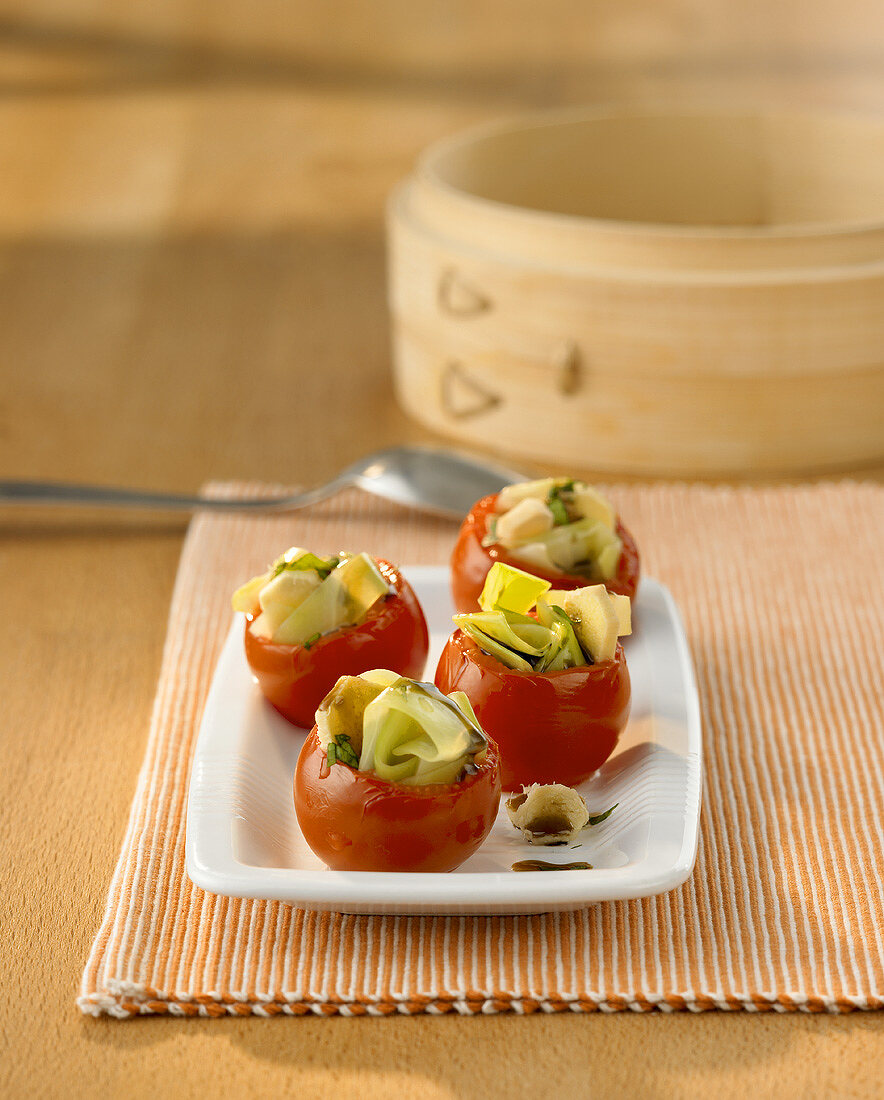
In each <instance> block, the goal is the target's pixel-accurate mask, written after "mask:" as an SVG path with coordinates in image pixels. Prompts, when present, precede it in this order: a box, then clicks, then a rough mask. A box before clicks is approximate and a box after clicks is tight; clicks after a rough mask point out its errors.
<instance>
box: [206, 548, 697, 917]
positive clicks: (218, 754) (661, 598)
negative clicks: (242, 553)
mask: <svg viewBox="0 0 884 1100" xmlns="http://www.w3.org/2000/svg"><path fill="white" fill-rule="evenodd" d="M403 571H404V572H405V574H406V576H407V577H408V578H409V581H410V582H411V584H412V585H413V587H414V589H415V591H416V592H417V595H418V597H419V599H420V601H421V603H422V605H423V607H424V611H425V613H426V615H427V620H428V622H429V625H430V657H429V661H428V663H427V678H428V679H430V678H432V673H433V671H434V670H435V667H436V661H437V659H438V656H439V653H440V652H441V649H442V646H443V645H444V642H445V639H446V638H447V636H448V634H449V626H450V623H451V618H450V616H451V614H452V606H451V602H450V597H449V593H448V570H447V569H446V568H444V567H441V566H419V567H412V568H410V569H409V568H404V569H403ZM633 623H634V626H635V632H634V633H633V635H632V636H631V637H629V638H627V639H625V640H624V641H625V647H626V653H627V660H628V663H629V670H630V673H631V677H632V690H633V698H632V713H631V716H630V721H629V725H628V727H627V729H626V730H625V732H624V734H623V737H622V738H621V741H620V744H619V746H618V748H617V751H616V752H615V754H614V755H613V756H612V757H611V759H610V760H609V761H608V762H607V763H606V764H605V766H604V767H603V768H602V769H601V770H600V771H599V772H597V773H596V775H595V776H593V778H592V779H590V780H589V781H588V782H587V783H585V784H584V785H583V786H582V787H581V788H580V790H581V793H582V794H583V796H584V797H585V799H586V801H587V804H588V806H589V808H590V811H591V812H594V813H598V812H600V811H601V810H605V809H607V808H608V807H609V806H611V805H612V804H613V803H615V802H616V803H618V806H617V809H616V810H615V811H614V813H613V814H612V815H611V817H610V818H608V820H607V821H605V822H604V823H603V824H602V825H600V826H597V827H596V828H595V829H589V830H586V831H585V832H584V833H583V835H582V837H581V839H580V841H579V845H580V846H579V847H577V848H575V847H574V846H566V847H562V848H558V847H557V848H537V847H532V846H531V845H528V844H526V843H524V842H523V841H522V840H521V838H520V837H519V835H518V833H517V832H516V831H515V829H513V827H512V826H511V825H510V823H509V821H508V819H507V817H506V813H505V811H504V809H503V805H502V804H501V809H500V814H499V817H498V819H497V821H496V823H495V825H494V828H493V829H492V831H491V834H490V836H489V837H488V839H487V840H486V841H485V843H484V845H483V846H482V848H481V849H480V850H479V851H478V852H477V853H476V854H475V855H474V856H473V857H472V858H471V859H469V860H468V861H467V862H466V863H464V864H463V865H462V866H461V867H459V868H458V869H457V870H456V871H453V872H451V873H450V874H392V873H391V874H386V873H380V872H364V871H348V872H343V871H330V870H328V869H327V868H326V867H324V866H323V864H322V863H321V862H320V861H319V860H318V859H317V858H316V857H315V856H314V855H313V853H312V852H311V851H310V849H309V848H308V847H307V845H306V843H305V842H304V839H303V837H302V836H301V832H300V830H299V828H298V822H297V818H296V816H295V811H294V806H293V803H292V793H291V792H292V776H293V775H294V769H295V762H296V760H297V757H298V752H299V751H300V748H301V744H302V743H303V739H304V731H302V730H299V729H297V728H295V727H293V726H291V725H290V724H289V723H288V722H286V721H285V719H283V718H281V717H280V716H279V715H278V714H277V713H276V711H274V710H273V708H272V707H271V706H270V704H269V703H267V702H266V701H265V700H264V698H263V697H262V696H261V694H260V692H259V690H258V688H257V686H256V684H255V683H254V681H253V679H252V677H251V674H250V672H249V669H248V666H247V664H246V661H245V656H244V653H243V645H242V629H243V627H242V620H241V617H239V616H238V617H237V621H236V622H235V623H234V625H233V627H232V628H231V631H230V635H229V637H228V639H227V642H226V644H225V646H224V649H223V651H222V653H221V657H220V660H219V662H218V667H217V669H216V671H215V677H214V680H213V682H212V687H211V690H210V693H209V697H208V700H207V703H206V709H205V713H204V715H203V721H202V725H201V728H200V733H199V739H198V742H197V747H196V753H195V756H194V762H193V769H192V772H191V779H190V792H189V800H188V807H187V843H186V857H187V873H188V875H189V876H190V878H191V879H192V880H193V881H194V882H195V883H196V884H197V886H200V887H202V888H203V889H205V890H209V891H211V892H212V893H216V894H227V895H231V896H234V897H247V898H267V899H273V900H277V901H284V902H289V903H291V904H293V905H297V906H299V907H301V908H306V909H324V910H334V911H337V912H343V913H476V914H503V913H543V912H551V911H554V910H567V909H576V908H580V907H582V906H584V905H587V904H590V903H592V902H597V901H608V900H616V899H621V898H637V897H646V896H648V895H651V894H659V893H663V892H664V891H666V890H671V889H673V888H674V887H676V886H678V885H679V884H680V883H682V882H684V881H685V879H687V878H688V876H689V875H690V873H691V870H692V868H693V865H694V859H695V857H696V852H697V837H698V825H699V815H700V789H701V727H700V712H699V704H698V700H697V691H696V686H695V683H694V675H693V668H692V665H691V658H690V654H689V652H688V647H687V643H686V641H685V637H684V632H683V630H682V626H681V622H680V619H679V616H678V612H677V609H676V606H675V604H674V602H673V600H672V597H671V596H670V594H669V592H668V591H667V589H666V588H664V587H663V585H661V584H659V583H658V582H657V581H654V580H650V579H645V580H643V581H642V583H641V588H640V590H639V593H638V598H637V601H636V605H635V607H634V613H633ZM532 858H540V859H545V860H549V861H550V862H561V863H567V862H570V861H576V860H581V861H586V862H589V863H591V864H592V865H593V869H592V870H589V871H549V872H523V873H514V872H513V871H512V870H511V869H510V868H511V866H512V864H513V863H514V862H516V861H517V860H522V859H532Z"/></svg>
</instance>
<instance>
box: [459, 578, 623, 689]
mask: <svg viewBox="0 0 884 1100" xmlns="http://www.w3.org/2000/svg"><path fill="white" fill-rule="evenodd" d="M551 587H552V586H551V585H550V583H549V581H545V580H542V579H541V578H540V577H535V576H532V575H531V574H530V573H525V572H524V571H523V570H521V569H516V568H514V567H513V566H511V565H504V564H503V562H495V563H494V565H493V566H492V567H491V569H490V570H489V571H488V576H487V578H486V579H485V587H484V588H483V589H482V594H481V596H480V597H479V606H480V608H481V611H474V612H471V613H468V614H463V615H455V616H454V622H455V623H456V624H457V626H459V627H460V629H461V630H462V631H463V632H464V633H465V634H467V635H468V636H469V637H470V638H472V639H473V641H474V642H475V643H476V644H477V645H478V646H479V648H480V649H481V650H482V651H483V652H484V653H487V654H488V655H489V656H491V657H494V658H496V659H497V660H498V661H500V662H501V664H503V665H505V666H506V667H507V668H511V669H515V670H517V671H520V672H556V671H559V670H561V669H566V668H575V667H579V666H581V665H588V664H594V663H595V662H597V661H609V660H611V659H612V658H613V656H614V654H615V652H616V648H617V638H618V637H619V636H620V635H623V634H629V633H631V630H632V623H631V605H630V602H629V598H628V597H627V596H618V595H616V594H614V593H611V592H608V591H607V589H606V588H605V586H604V585H603V584H599V585H591V586H588V587H586V588H578V589H575V590H574V591H571V592H554V591H551ZM532 611H533V612H534V614H531V612H532Z"/></svg>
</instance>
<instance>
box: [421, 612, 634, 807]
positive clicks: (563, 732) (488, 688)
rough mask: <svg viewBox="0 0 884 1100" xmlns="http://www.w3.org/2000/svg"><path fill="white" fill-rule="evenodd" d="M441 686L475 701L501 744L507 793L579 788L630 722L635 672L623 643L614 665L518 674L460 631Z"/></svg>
mask: <svg viewBox="0 0 884 1100" xmlns="http://www.w3.org/2000/svg"><path fill="white" fill-rule="evenodd" d="M436 687H437V688H439V690H440V691H443V692H445V694H446V695H448V694H449V693H450V692H452V691H463V692H464V693H465V694H466V695H467V697H468V698H469V700H470V702H471V703H472V705H473V709H474V710H475V712H476V717H477V718H478V720H479V724H480V725H481V726H482V729H484V730H485V732H486V733H487V734H488V736H489V737H493V738H494V740H495V741H496V742H497V746H498V751H499V753H500V778H501V783H502V786H503V789H504V790H505V791H516V790H519V789H520V788H521V787H523V786H527V785H528V784H529V783H564V784H566V785H567V786H569V787H575V786H577V785H578V784H580V783H582V782H583V781H584V780H586V779H588V778H589V777H590V776H591V775H592V773H593V772H594V771H595V770H596V768H599V767H601V765H602V764H604V762H605V761H606V760H607V759H608V757H609V756H610V755H611V753H612V752H613V751H614V749H615V747H616V745H617V741H618V739H619V737H620V734H621V732H622V731H623V728H624V727H625V726H626V722H627V719H628V718H629V706H630V694H631V692H630V682H629V670H628V669H627V667H626V658H625V656H624V653H623V647H622V646H621V645H620V644H619V643H618V645H617V650H616V652H615V654H614V657H613V659H612V660H610V661H600V662H599V663H598V664H594V665H584V666H581V667H578V668H566V669H562V670H560V671H558V672H519V671H517V670H515V669H511V668H507V667H506V666H505V665H503V664H501V663H500V661H498V660H496V659H495V658H494V657H491V656H489V655H488V654H487V653H483V652H482V650H481V649H480V648H479V647H478V645H476V643H475V642H474V641H473V640H472V638H470V637H469V636H468V635H466V634H464V633H463V631H461V630H457V631H455V632H454V634H452V635H451V637H450V638H449V639H448V642H447V644H446V646H445V649H444V650H443V651H442V656H441V658H440V659H439V667H438V669H437V670H436Z"/></svg>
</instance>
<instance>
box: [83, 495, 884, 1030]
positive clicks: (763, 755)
mask: <svg viewBox="0 0 884 1100" xmlns="http://www.w3.org/2000/svg"><path fill="white" fill-rule="evenodd" d="M228 488H237V487H236V486H234V487H228ZM239 488H240V489H242V490H243V491H246V490H245V489H243V487H242V486H240V487H239ZM611 493H612V496H613V497H614V498H615V500H616V502H617V504H618V506H619V509H620V511H621V513H622V514H623V516H624V517H625V519H626V522H627V524H628V525H629V526H630V527H631V528H632V530H633V531H634V532H635V534H636V536H637V538H638V540H639V545H640V546H641V548H642V553H643V562H644V567H645V571H646V572H647V573H648V574H651V575H653V576H656V577H658V578H660V579H661V580H662V581H664V582H665V583H666V584H667V585H669V586H670V588H671V589H672V591H673V593H674V595H675V597H676V599H677V600H678V602H679V604H680V606H681V609H682V612H683V615H684V620H685V624H686V628H687V633H688V638H689V641H690V644H691V647H692V651H693V655H694V661H695V664H696V670H697V679H698V682H699V690H700V696H701V704H702V711H703V722H704V735H705V761H706V772H705V783H704V808H703V816H702V835H701V840H700V851H699V856H698V860H697V866H696V870H695V872H694V874H693V876H692V878H691V879H690V880H689V881H688V882H687V883H686V884H685V885H684V886H682V887H681V888H680V889H678V890H674V891H672V892H671V893H669V894H666V895H662V896H659V897H656V898H648V899H645V900H642V901H633V902H621V903H610V904H603V905H596V906H594V907H592V908H589V909H585V910H581V911H579V912H575V913H565V914H560V915H547V916H536V917H501V918H492V917H488V918H473V917H466V918H457V917H451V918H444V917H439V918H428V917H427V918H417V917H392V916H390V917H379V916H374V917H355V916H338V915H329V914H316V913H306V912H302V911H299V910H296V909H292V908H290V907H288V906H285V905H281V904H277V903H269V902H253V901H242V900H235V899H230V898H224V897H216V896H213V895H210V894H207V893H205V892H203V891H202V890H199V889H197V888H196V887H195V886H193V885H192V884H191V883H190V881H189V880H188V878H187V876H186V875H185V872H184V818H185V799H186V792H187V781H188V770H189V764H190V760H191V756H192V752H193V748H194V742H195V738H196V734H197V729H198V726H199V720H200V715H201V712H202V708H203V704H204V701H205V698H206V693H207V691H208V687H209V683H210V680H211V677H212V671H213V667H214V664H215V661H216V659H217V656H218V653H219V650H220V647H221V644H222V642H223V640H224V636H225V635H226V632H227V630H228V627H229V623H230V612H229V607H230V603H229V599H230V592H231V590H232V589H233V587H234V586H235V585H236V584H237V583H239V582H241V581H242V580H243V578H244V577H248V576H250V575H252V574H253V573H257V572H258V571H259V570H260V569H261V568H263V567H264V565H265V563H266V562H267V561H268V560H269V559H270V558H272V557H273V556H274V555H275V554H277V553H278V552H279V551H280V549H281V548H284V547H285V546H288V545H290V544H292V543H297V544H299V545H303V546H312V547H315V548H317V549H318V550H329V551H332V550H336V549H338V548H339V547H340V546H346V547H351V548H358V549H367V550H369V551H371V552H374V553H376V554H383V555H384V556H386V557H390V558H392V559H393V560H396V561H399V562H410V563H442V562H444V561H445V560H446V558H447V555H448V552H449V548H450V546H451V543H452V540H453V537H454V533H455V528H454V526H453V525H452V524H449V523H446V522H444V521H441V520H430V519H427V518H426V517H422V516H419V515H418V514H416V513H413V512H410V511H408V510H405V509H402V508H399V507H397V506H394V505H388V504H385V503H383V502H381V501H378V500H376V499H373V498H370V497H367V496H363V495H361V494H359V493H357V492H350V493H347V494H345V495H342V496H339V497H337V498H336V499H334V500H333V501H331V502H328V503H326V504H325V505H322V506H320V507H317V508H315V509H314V510H312V511H311V512H309V513H306V514H305V513H296V514H292V515H288V516H266V517H261V518H250V519H244V518H238V517H234V516H230V515H226V516H215V517H210V516H201V517H199V518H198V519H196V520H194V522H193V524H192V526H191V529H190V532H189V534H188V537H187V541H186V544H185V547H184V552H183V556H182V561H181V567H180V571H179V575H178V579H177V582H176V587H175V593H174V597H173V601H172V609H171V616H170V622H169V631H168V637H167V640H166V646H165V652H164V656H163V663H162V672H161V675H160V683H159V688H158V692H157V698H156V704H155V708H154V714H153V720H152V725H151V731H150V738H149V742H148V747H147V754H146V757H145V760H144V765H143V767H142V770H141V774H140V777H139V780H138V788H137V791H136V795H135V801H134V804H133V806H132V812H131V816H130V819H129V824H128V828H127V831H126V836H125V840H124V843H123V849H122V852H121V854H120V858H119V862H118V864H117V868H116V873H115V875H114V878H113V882H112V884H111V888H110V894H109V897H108V904H107V912H106V914H105V918H104V921H103V923H102V926H101V929H100V931H99V933H98V936H97V938H96V940H95V943H94V945H93V948H92V952H91V955H90V957H89V961H88V963H87V966H86V970H85V973H84V975H83V983H82V989H81V995H80V998H79V1005H80V1007H81V1008H82V1010H83V1011H84V1012H87V1013H92V1014H94V1015H98V1014H101V1013H108V1014H110V1015H113V1016H120V1017H125V1016H130V1015H135V1014H143V1013H169V1014H173V1015H179V1016H194V1015H203V1016H205V1015H208V1016H221V1015H225V1014H233V1015H247V1014H249V1013H255V1014H258V1015H262V1016H270V1015H279V1014H287V1015H301V1014H304V1013H320V1014H334V1013H342V1014H347V1015H356V1014H366V1013H368V1014H388V1013H394V1012H402V1013H415V1012H430V1013H442V1012H452V1011H454V1012H460V1013H476V1012H485V1013H488V1012H507V1011H514V1012H533V1011H536V1010H538V1009H539V1010H543V1011H550V1012H558V1011H577V1012H584V1011H594V1010H597V1009H600V1010H602V1011H617V1010H622V1009H632V1010H635V1011H645V1010H648V1009H663V1010H671V1009H690V1010H693V1011H700V1010H703V1009H713V1008H721V1009H746V1010H750V1011H760V1010H770V1009H774V1010H778V1011H784V1010H789V1009H800V1010H802V1011H809V1012H820V1011H830V1012H840V1011H849V1010H852V1009H870V1008H880V1007H882V1005H884V948H882V937H884V918H882V913H884V886H882V858H884V857H882V853H884V844H882V840H884V832H882V806H884V775H882V772H884V728H882V700H884V685H882V667H884V627H882V622H884V584H882V568H881V558H882V552H884V489H882V488H880V487H877V486H874V485H867V484H855V483H838V484H826V485H822V486H812V487H800V488H774V489H758V490H751V489H719V488H703V487H693V486H654V487H645V486H630V487H619V488H614V489H612V490H611Z"/></svg>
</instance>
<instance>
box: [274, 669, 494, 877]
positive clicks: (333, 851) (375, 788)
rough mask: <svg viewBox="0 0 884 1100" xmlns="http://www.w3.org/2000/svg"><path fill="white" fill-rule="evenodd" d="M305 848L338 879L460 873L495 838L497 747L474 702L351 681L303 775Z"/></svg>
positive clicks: (310, 750)
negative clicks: (362, 874) (359, 874)
mask: <svg viewBox="0 0 884 1100" xmlns="http://www.w3.org/2000/svg"><path fill="white" fill-rule="evenodd" d="M294 799H295V812H296V813H297V816H298V824H299V825H300V828H301V832H302V833H303V835H304V839H305V840H306V841H307V843H308V844H309V846H310V848H311V849H312V850H313V852H314V853H315V854H316V855H317V856H318V857H319V858H320V859H321V860H322V861H323V863H325V864H326V865H327V866H328V867H330V868H332V869H333V870H338V871H412V872H415V871H451V870H453V869H454V868H455V867H458V866H459V865H460V864H461V863H463V862H464V860H466V859H468V858H469V857H470V856H471V855H472V854H473V853H474V852H475V851H476V849H477V848H478V847H479V846H480V845H481V843H482V842H483V840H484V839H485V837H486V836H487V835H488V833H489V832H490V830H491V826H492V825H493V824H494V820H495V817H496V816H497V809H498V805H499V802H500V775H499V770H498V759H497V751H496V749H495V746H494V743H493V742H492V741H491V740H490V739H489V738H487V737H486V736H485V734H484V732H483V731H482V729H481V727H480V726H479V725H478V722H477V721H476V717H475V714H474V713H473V711H472V708H471V707H470V704H469V701H468V700H467V699H466V698H465V697H464V696H462V695H460V694H459V693H457V692H455V693H453V695H452V697H450V698H449V697H447V696H446V695H443V694H442V693H441V692H439V691H437V690H436V689H435V688H434V687H433V685H432V684H421V683H417V682H415V681H413V680H410V679H407V678H405V677H400V676H397V675H396V674H395V673H393V672H390V671H388V670H374V671H370V672H367V673H364V674H363V675H361V676H344V677H342V678H341V679H340V680H339V681H338V682H337V684H336V685H335V687H334V688H333V690H332V691H331V692H330V693H329V695H328V696H327V697H326V699H325V700H324V701H323V703H322V705H321V706H320V707H319V709H318V711H317V713H316V725H315V726H314V727H313V729H312V731H311V732H310V734H309V736H308V737H307V740H306V741H305V743H304V747H303V748H302V750H301V754H300V756H299V757H298V764H297V768H296V771H295V781H294Z"/></svg>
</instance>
